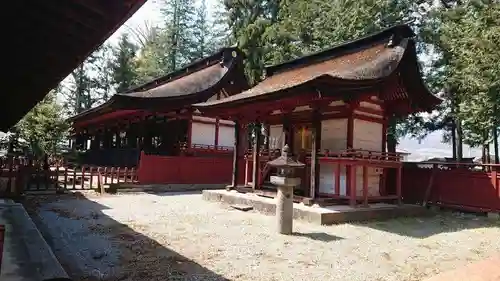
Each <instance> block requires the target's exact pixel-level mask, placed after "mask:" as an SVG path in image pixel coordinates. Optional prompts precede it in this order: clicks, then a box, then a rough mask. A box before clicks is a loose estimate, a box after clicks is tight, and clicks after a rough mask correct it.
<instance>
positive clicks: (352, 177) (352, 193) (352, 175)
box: [347, 165, 356, 207]
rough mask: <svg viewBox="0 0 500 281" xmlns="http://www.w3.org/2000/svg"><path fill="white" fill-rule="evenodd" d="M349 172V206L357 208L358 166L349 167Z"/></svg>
mask: <svg viewBox="0 0 500 281" xmlns="http://www.w3.org/2000/svg"><path fill="white" fill-rule="evenodd" d="M348 172H349V180H348V181H347V182H348V187H349V205H351V207H355V206H356V166H355V165H349V166H348Z"/></svg>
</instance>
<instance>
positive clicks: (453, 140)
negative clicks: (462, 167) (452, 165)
mask: <svg viewBox="0 0 500 281" xmlns="http://www.w3.org/2000/svg"><path fill="white" fill-rule="evenodd" d="M451 147H452V149H453V159H454V160H455V161H456V160H457V130H456V126H455V120H452V121H451Z"/></svg>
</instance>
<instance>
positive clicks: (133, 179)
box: [130, 167, 136, 183]
mask: <svg viewBox="0 0 500 281" xmlns="http://www.w3.org/2000/svg"><path fill="white" fill-rule="evenodd" d="M135 171H136V170H135V168H134V167H132V169H130V180H131V183H135V181H136V178H135V176H136V175H135Z"/></svg>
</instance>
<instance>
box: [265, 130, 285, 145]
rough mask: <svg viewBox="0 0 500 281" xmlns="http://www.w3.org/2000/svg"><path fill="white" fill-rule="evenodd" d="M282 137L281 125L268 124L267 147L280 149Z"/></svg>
mask: <svg viewBox="0 0 500 281" xmlns="http://www.w3.org/2000/svg"><path fill="white" fill-rule="evenodd" d="M284 137H285V135H284V134H283V125H271V126H269V149H281V147H282V145H283V138H284Z"/></svg>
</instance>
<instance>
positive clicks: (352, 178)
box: [346, 106, 357, 207]
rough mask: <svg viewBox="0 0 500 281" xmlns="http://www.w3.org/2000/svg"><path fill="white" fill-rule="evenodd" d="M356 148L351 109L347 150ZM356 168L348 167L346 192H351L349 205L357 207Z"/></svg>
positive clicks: (348, 118)
mask: <svg viewBox="0 0 500 281" xmlns="http://www.w3.org/2000/svg"><path fill="white" fill-rule="evenodd" d="M353 146H354V117H353V108H352V106H351V107H350V113H349V116H348V117H347V149H352V148H353ZM356 168H357V167H356V166H355V165H349V166H346V178H347V179H348V180H347V183H346V190H348V192H349V205H351V206H352V207H354V206H355V205H356Z"/></svg>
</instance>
